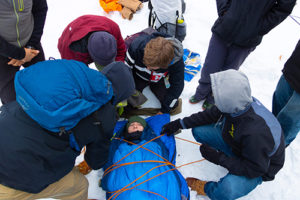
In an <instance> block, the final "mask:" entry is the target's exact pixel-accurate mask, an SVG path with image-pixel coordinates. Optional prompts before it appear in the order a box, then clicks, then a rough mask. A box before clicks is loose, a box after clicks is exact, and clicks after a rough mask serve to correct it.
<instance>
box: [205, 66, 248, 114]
mask: <svg viewBox="0 0 300 200" xmlns="http://www.w3.org/2000/svg"><path fill="white" fill-rule="evenodd" d="M210 78H211V87H212V92H213V96H214V99H215V104H216V106H217V108H218V109H219V110H220V111H221V112H223V113H238V112H240V111H242V110H244V109H245V108H246V107H247V106H248V105H250V104H251V103H252V102H253V99H252V96H251V89H250V84H249V81H248V78H247V76H246V75H245V74H244V73H242V72H240V71H236V70H233V69H230V70H226V71H222V72H218V73H214V74H211V75H210Z"/></svg>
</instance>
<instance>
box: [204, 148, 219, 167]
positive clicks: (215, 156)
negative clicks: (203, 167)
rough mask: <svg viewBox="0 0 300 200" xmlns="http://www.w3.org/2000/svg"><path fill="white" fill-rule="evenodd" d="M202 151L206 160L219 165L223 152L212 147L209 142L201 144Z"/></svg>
mask: <svg viewBox="0 0 300 200" xmlns="http://www.w3.org/2000/svg"><path fill="white" fill-rule="evenodd" d="M200 152H201V154H202V156H203V157H204V158H205V159H206V160H208V161H210V162H212V163H214V164H216V165H219V163H220V156H221V155H222V152H219V151H217V150H215V149H214V148H212V147H210V146H209V145H207V144H202V145H201V146H200Z"/></svg>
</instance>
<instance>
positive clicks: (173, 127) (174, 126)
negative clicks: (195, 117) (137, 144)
mask: <svg viewBox="0 0 300 200" xmlns="http://www.w3.org/2000/svg"><path fill="white" fill-rule="evenodd" d="M179 129H182V126H181V124H180V119H176V120H175V121H172V122H169V123H167V124H165V125H164V126H163V127H162V130H161V132H160V134H161V135H163V134H167V135H168V136H170V135H172V134H174V133H175V132H176V131H178V130H179Z"/></svg>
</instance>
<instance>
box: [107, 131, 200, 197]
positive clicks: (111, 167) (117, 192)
mask: <svg viewBox="0 0 300 200" xmlns="http://www.w3.org/2000/svg"><path fill="white" fill-rule="evenodd" d="M162 136H163V135H160V136H157V137H155V138H153V139H151V140H149V141H148V142H146V143H144V144H142V145H137V144H135V143H133V142H130V141H127V140H124V139H123V140H124V141H125V142H127V143H130V144H134V145H137V146H138V148H136V149H134V150H133V151H131V152H130V153H128V154H127V155H126V156H124V157H123V158H121V159H120V160H118V161H117V162H116V163H115V164H113V165H111V166H110V167H109V168H107V169H106V170H105V172H104V175H103V177H104V176H105V175H107V174H108V173H110V172H111V171H113V170H115V169H117V168H119V167H122V166H126V165H132V164H137V163H146V162H153V163H154V162H156V163H164V164H162V165H159V166H156V167H153V168H151V169H150V170H148V171H147V172H145V173H144V174H143V175H141V176H140V177H138V178H137V179H135V180H134V181H132V182H131V183H129V184H128V185H126V186H124V187H123V188H121V189H119V190H115V191H112V192H108V193H114V194H113V195H112V196H110V197H109V199H108V200H111V199H112V198H113V200H115V199H116V198H117V197H118V196H119V195H120V194H121V193H123V192H125V191H128V190H132V189H137V188H136V187H138V186H140V185H141V184H143V183H145V182H148V181H150V180H152V179H154V178H156V177H158V176H160V175H163V174H165V173H167V172H170V171H173V170H175V169H178V168H181V167H183V166H186V165H190V164H194V163H197V162H202V161H203V160H205V159H201V160H198V161H194V162H190V163H186V164H183V165H180V166H178V167H176V166H174V165H173V164H172V163H171V162H169V161H168V160H167V159H165V158H163V157H161V156H160V155H158V154H157V153H155V152H153V151H151V150H149V149H147V148H145V147H143V146H145V145H146V144H148V143H150V142H152V141H153V140H156V139H158V138H160V137H162ZM175 138H177V139H180V140H184V141H186V142H190V143H193V144H197V145H199V146H201V144H200V143H197V142H193V141H190V140H187V139H183V138H179V137H177V136H176V137H175ZM114 139H118V140H121V139H120V138H114ZM140 148H143V149H145V150H147V151H149V152H151V153H153V154H155V155H157V156H158V157H160V158H162V159H163V160H165V161H166V162H163V161H155V160H147V161H135V162H128V163H122V164H118V163H119V162H120V161H121V160H123V159H125V158H126V157H127V156H129V155H130V154H132V153H133V152H135V151H136V150H138V149H140ZM167 165H171V166H173V167H174V168H172V169H169V170H167V171H164V172H162V173H160V174H157V175H155V176H153V177H151V178H148V179H146V180H144V181H143V182H141V183H139V184H137V185H135V186H132V187H130V188H127V187H129V186H130V185H132V184H133V183H135V182H136V181H138V180H139V179H141V178H142V177H144V176H145V175H147V174H148V173H150V172H151V171H152V170H154V169H157V168H159V167H163V166H167ZM138 190H142V189H138ZM142 191H145V192H149V193H152V194H156V195H159V196H161V197H162V198H164V199H166V200H167V198H165V197H163V196H162V195H160V194H157V193H155V192H151V191H147V190H142Z"/></svg>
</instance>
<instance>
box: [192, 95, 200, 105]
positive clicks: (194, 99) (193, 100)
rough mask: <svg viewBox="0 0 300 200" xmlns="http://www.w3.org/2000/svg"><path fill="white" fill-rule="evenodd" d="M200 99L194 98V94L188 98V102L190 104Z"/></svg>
mask: <svg viewBox="0 0 300 200" xmlns="http://www.w3.org/2000/svg"><path fill="white" fill-rule="evenodd" d="M200 101H201V100H198V99H196V98H195V95H193V96H191V98H190V99H189V102H190V103H191V104H196V103H199V102H200Z"/></svg>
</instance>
